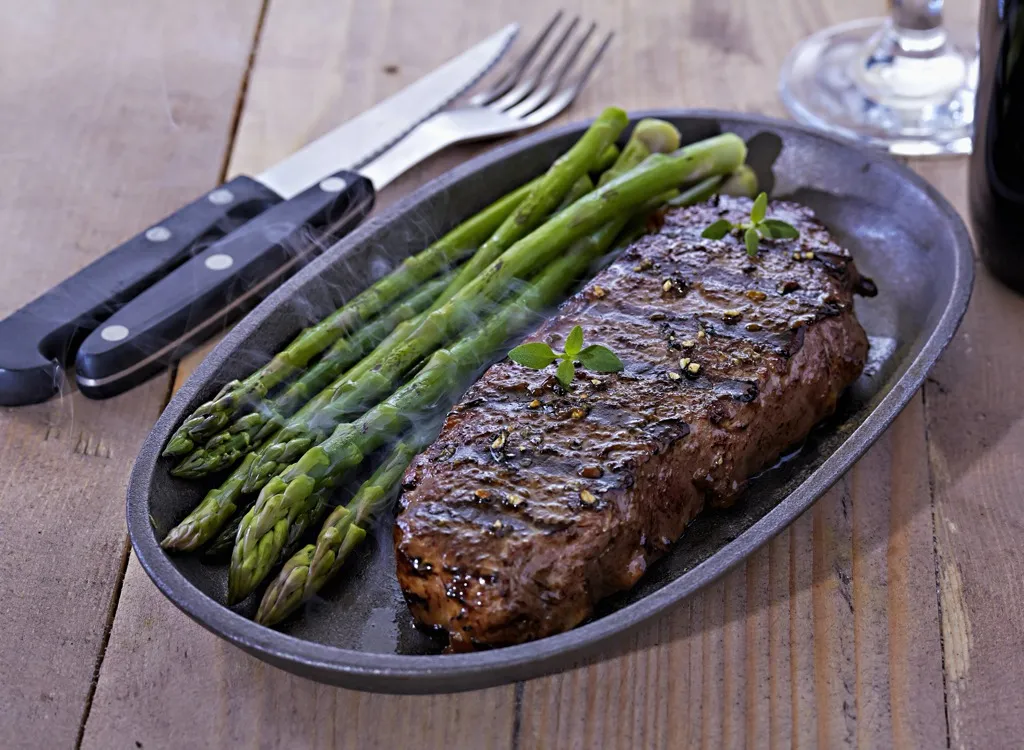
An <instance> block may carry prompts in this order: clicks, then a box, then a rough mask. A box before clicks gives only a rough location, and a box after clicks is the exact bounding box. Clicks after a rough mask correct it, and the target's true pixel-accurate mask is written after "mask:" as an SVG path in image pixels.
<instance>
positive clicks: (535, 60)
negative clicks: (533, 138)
mask: <svg viewBox="0 0 1024 750" xmlns="http://www.w3.org/2000/svg"><path fill="white" fill-rule="evenodd" d="M562 15H563V14H562V11H558V12H557V13H555V15H554V17H553V18H552V19H551V20H550V21H549V22H548V24H547V25H546V26H545V27H544V29H543V30H542V31H541V32H540V34H538V35H537V37H536V38H535V39H534V40H533V41H532V42H531V43H530V45H529V46H528V47H527V48H526V50H525V51H524V52H523V54H522V55H520V57H519V58H518V59H517V60H516V61H515V62H514V63H513V64H512V65H511V66H509V68H508V69H507V70H506V71H505V72H504V73H503V74H502V75H501V76H500V77H499V78H498V79H497V80H496V81H495V82H494V84H493V85H491V86H490V87H489V88H487V89H485V90H484V91H481V92H480V93H478V94H476V95H475V96H473V97H472V98H471V99H470V100H469V103H468V104H467V105H466V106H463V107H459V108H456V109H450V110H444V111H441V112H438V113H437V114H436V115H434V116H433V117H431V118H430V119H428V120H425V121H424V122H422V123H420V124H419V125H418V126H417V127H415V128H414V129H413V130H411V131H410V132H409V134H408V135H406V136H405V137H404V138H403V139H402V140H401V141H399V142H398V143H396V144H395V145H394V146H392V147H391V149H390V150H388V151H386V152H385V153H384V154H383V155H382V156H379V157H377V159H376V160H375V161H374V162H373V163H372V164H371V165H369V166H368V167H367V168H365V169H364V170H363V171H364V173H365V174H366V176H367V177H369V178H370V179H371V180H373V182H374V183H375V184H387V183H388V182H390V181H391V180H392V179H394V178H395V177H397V176H398V175H399V174H401V173H402V172H404V171H406V170H407V169H408V167H409V164H415V163H419V162H420V161H422V160H424V159H426V158H428V157H430V156H432V155H433V154H435V153H437V152H438V151H441V150H442V149H445V148H447V147H448V146H452V145H454V144H456V143H464V142H467V141H479V140H486V139H491V138H498V137H500V136H504V135H510V134H512V133H517V132H520V131H523V130H528V129H530V128H535V127H537V126H538V125H542V124H543V123H545V122H547V121H548V120H550V119H552V118H553V117H556V116H557V115H559V114H560V113H561V112H562V111H564V110H565V109H566V107H568V106H569V105H570V104H572V102H573V101H574V100H575V99H576V97H577V96H578V95H579V93H580V91H582V90H583V87H584V86H585V85H586V83H587V80H588V79H589V78H590V75H591V73H593V71H594V68H595V67H597V64H598V62H599V61H600V60H601V57H602V55H604V52H605V50H606V49H607V48H608V45H609V43H610V42H611V40H612V37H613V32H609V33H608V34H607V35H605V37H604V38H603V39H602V40H601V42H600V43H599V44H598V45H597V48H596V49H595V50H594V51H593V52H592V53H590V55H589V57H587V58H586V60H585V61H583V62H582V64H581V65H579V66H577V64H576V63H577V62H578V61H580V60H581V59H582V57H583V55H582V53H583V49H584V47H586V46H587V43H588V42H589V41H590V39H591V37H593V36H594V32H595V31H596V30H597V25H596V24H594V23H591V24H590V25H589V27H588V28H587V30H586V31H585V32H583V33H582V34H578V33H577V29H578V27H579V25H580V19H579V17H576V18H574V19H573V20H572V21H570V22H569V23H568V24H567V25H566V26H565V27H564V29H562V30H561V31H560V32H559V33H558V34H557V35H555V36H557V38H556V39H555V41H554V42H553V43H552V44H548V38H549V37H551V36H552V35H553V34H554V33H555V31H556V29H557V28H558V27H559V26H560V25H561V20H562ZM577 68H578V71H577Z"/></svg>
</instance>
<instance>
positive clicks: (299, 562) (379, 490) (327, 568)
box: [256, 442, 422, 625]
mask: <svg viewBox="0 0 1024 750" xmlns="http://www.w3.org/2000/svg"><path fill="white" fill-rule="evenodd" d="M420 450H422V446H421V445H418V444H417V445H412V444H410V443H406V442H400V443H398V445H396V446H395V448H394V449H393V450H392V451H391V454H390V455H389V456H388V457H387V459H385V461H384V463H382V464H381V465H380V467H379V468H378V469H377V470H376V471H375V472H374V473H373V476H371V477H370V478H369V479H368V480H367V481H366V482H365V483H364V484H363V485H362V486H361V487H360V488H359V490H358V491H357V492H356V494H355V496H354V497H353V498H352V501H351V502H350V503H349V504H348V505H347V506H338V507H337V508H335V509H334V510H333V511H331V514H330V515H329V516H328V517H327V520H326V521H324V525H323V527H322V528H321V530H320V533H319V534H318V535H317V538H316V544H307V545H306V546H305V547H303V548H302V549H300V550H299V551H298V552H296V553H295V554H294V555H292V556H291V557H290V558H289V559H288V561H287V562H285V564H284V568H283V569H282V570H281V572H280V574H279V575H278V576H277V578H275V579H274V581H273V582H272V583H271V584H270V586H269V587H268V588H267V591H266V593H265V594H264V595H263V600H262V601H261V602H260V607H259V611H258V612H257V613H256V622H258V623H260V624H262V625H274V624H276V623H278V622H280V621H281V620H283V619H284V618H285V617H287V616H288V615H290V614H291V613H292V612H294V611H295V610H296V609H297V608H298V606H299V605H300V604H301V603H302V602H303V601H305V600H307V599H309V598H310V597H312V596H313V595H314V594H316V593H317V592H318V591H320V589H321V588H323V586H324V584H326V583H327V582H328V581H329V580H330V579H331V578H333V577H334V576H335V575H336V574H337V573H338V571H339V570H341V568H342V566H343V565H344V564H345V560H346V559H347V558H348V556H349V554H350V553H351V552H352V550H354V549H355V548H356V547H358V546H359V545H360V544H361V543H362V541H363V540H364V539H365V538H366V534H367V532H368V530H369V526H370V524H371V523H372V522H373V519H374V518H375V517H376V516H377V515H378V514H379V513H380V511H381V510H383V508H384V507H386V505H387V503H388V502H389V501H390V500H391V499H392V498H393V497H394V495H395V494H396V493H397V490H398V487H399V483H400V482H401V481H402V475H403V474H404V473H405V470H406V469H407V468H408V466H409V464H410V463H411V462H412V459H413V457H414V456H415V455H416V454H417V453H418V452H419V451H420Z"/></svg>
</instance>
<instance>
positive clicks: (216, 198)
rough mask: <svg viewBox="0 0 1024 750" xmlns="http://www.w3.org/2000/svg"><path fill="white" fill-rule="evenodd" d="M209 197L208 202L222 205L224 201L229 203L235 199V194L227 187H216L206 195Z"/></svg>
mask: <svg viewBox="0 0 1024 750" xmlns="http://www.w3.org/2000/svg"><path fill="white" fill-rule="evenodd" d="M207 197H208V198H209V199H210V203H213V204H214V205H216V206H223V205H224V204H225V203H230V202H231V201H233V200H234V199H235V194H234V193H232V192H231V191H230V190H228V189H227V188H218V189H217V190H214V191H213V192H212V193H210V194H209V195H208V196H207Z"/></svg>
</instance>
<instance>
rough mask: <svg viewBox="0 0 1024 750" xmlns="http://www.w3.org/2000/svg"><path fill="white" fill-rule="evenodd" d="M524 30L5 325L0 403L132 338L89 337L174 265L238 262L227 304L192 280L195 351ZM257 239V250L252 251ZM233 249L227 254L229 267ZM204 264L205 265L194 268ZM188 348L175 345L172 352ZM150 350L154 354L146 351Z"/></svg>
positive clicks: (322, 236) (39, 388) (341, 223)
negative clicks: (391, 151) (84, 351)
mask: <svg viewBox="0 0 1024 750" xmlns="http://www.w3.org/2000/svg"><path fill="white" fill-rule="evenodd" d="M517 32H518V26H517V25H516V24H510V25H508V26H506V27H505V28H503V29H501V30H500V31H498V32H497V33H495V34H493V35H491V36H490V37H488V38H487V39H485V40H484V41H482V42H480V43H479V44H477V45H475V46H474V47H472V48H470V49H469V50H467V51H466V52H463V53H462V54H460V55H458V56H456V57H454V58H452V59H451V60H449V61H448V62H447V63H445V64H444V65H442V66H441V67H439V68H437V69H436V70H434V71H433V72H431V73H428V74H427V75H426V76H424V77H423V78H421V79H420V80H418V81H416V82H415V83H413V84H411V85H409V86H407V87H406V88H405V89H403V90H402V91H400V92H398V93H397V94H394V95H393V96H391V97H389V98H388V99H385V100H384V101H382V102H381V103H380V104H378V105H376V106H375V107H373V108H371V109H370V110H367V111H366V112H363V113H362V114H360V115H358V116H356V117H354V118H352V119H351V120H349V121H348V122H346V123H345V124H343V125H341V126H339V127H338V128H335V129H334V130H332V131H330V132H328V133H327V134H325V135H323V136H321V137H320V138H318V139H317V140H315V141H313V142H312V143H310V144H308V145H306V146H304V147H303V148H301V149H300V150H299V151H297V152H295V153H294V154H292V155H291V156H289V157H287V158H286V159H284V160H283V161H281V162H279V163H278V164H276V165H274V166H272V167H271V168H270V169H268V170H266V171H265V172H263V173H261V174H259V175H256V176H255V177H247V176H239V177H235V178H234V179H232V180H230V181H229V182H227V183H225V184H223V185H220V186H219V187H217V188H215V189H214V190H211V191H210V192H208V193H206V194H205V195H203V196H201V197H200V198H198V199H196V200H195V201H193V202H192V203H189V204H188V205H186V206H185V207H183V208H181V209H179V210H178V211H176V212H175V213H174V214H171V215H170V216H168V217H166V218H164V219H163V220H162V221H159V222H157V223H156V224H153V225H151V226H150V227H149V228H147V229H146V230H145V231H143V232H141V233H139V234H138V235H136V236H135V237H133V238H132V239H130V240H128V241H127V242H125V243H123V244H121V245H119V246H118V247H117V248H115V249H114V250H112V251H111V252H109V253H107V254H106V255H104V256H103V257H101V258H99V259H98V260H96V261H95V262H93V263H92V264H90V265H89V266H86V267H85V268H84V269H82V270H81V271H79V272H78V273H76V274H75V275H74V276H71V277H70V278H68V279H66V280H65V281H63V282H61V283H60V284H59V285H58V286H56V287H54V288H53V289H51V290H50V291H48V292H46V293H45V294H43V295H42V296H41V297H39V298H37V299H36V300H34V301H32V302H30V303H28V304H27V305H25V306H24V307H22V308H21V309H19V310H17V311H16V312H14V313H13V314H11V315H10V316H9V317H7V318H6V319H4V320H2V321H0V405H3V406H15V405H21V404H29V403H36V402H39V401H44V400H46V399H47V398H49V397H50V396H52V395H54V394H55V393H58V392H59V391H60V389H61V385H62V382H63V380H64V368H65V367H66V366H68V365H69V364H70V362H71V361H73V360H74V358H75V349H76V347H77V346H78V344H79V343H82V344H83V346H84V344H85V343H88V342H95V341H97V340H98V341H99V342H102V343H103V344H113V343H117V342H119V341H122V340H124V338H125V337H122V338H121V339H118V338H117V335H118V334H119V332H120V331H121V328H120V327H114V328H112V329H110V326H111V325H113V326H121V325H122V324H120V323H117V322H116V321H115V322H114V323H112V324H109V325H104V327H103V330H102V331H99V332H97V333H96V334H95V335H90V333H91V332H94V331H95V330H96V329H97V328H98V327H99V326H100V324H101V323H104V322H107V321H109V320H110V318H111V317H112V316H114V315H116V314H117V313H118V311H119V310H121V309H122V308H123V307H124V306H125V305H127V304H128V303H129V302H130V301H131V302H133V301H134V300H136V299H138V298H139V297H141V296H143V295H145V294H146V292H148V291H149V290H151V289H153V287H154V285H155V284H159V283H160V281H161V280H162V279H164V278H166V277H167V275H168V274H169V273H172V272H173V271H175V269H177V270H179V271H182V276H180V277H178V278H179V279H181V278H189V277H191V278H194V279H197V280H204V279H206V278H207V277H209V276H210V272H211V271H212V272H222V271H226V270H227V269H228V268H231V273H230V274H228V275H229V276H231V278H232V280H233V284H232V289H231V290H230V293H229V294H227V295H226V296H225V297H224V298H223V299H222V304H220V305H218V303H217V300H216V299H215V298H209V295H210V293H213V294H214V297H215V296H216V294H217V293H218V292H217V291H216V290H210V289H205V290H204V289H200V288H199V287H198V286H196V287H193V290H192V291H193V296H194V297H195V298H196V307H195V309H189V310H187V311H186V314H187V317H188V318H189V319H190V320H192V321H198V322H206V323H208V324H207V325H205V326H191V325H190V326H189V328H190V329H191V328H193V327H196V328H197V330H196V331H195V333H194V335H193V336H191V338H190V339H189V342H184V343H186V344H190V346H191V347H194V346H196V345H198V343H200V342H201V341H203V340H205V338H208V337H209V336H210V335H212V334H213V333H214V332H215V326H213V325H210V324H209V321H206V317H208V315H209V314H211V313H212V312H213V311H215V310H216V308H217V307H226V308H227V315H226V316H222V317H224V319H227V317H230V316H231V315H237V314H240V313H241V312H244V311H245V310H246V309H248V307H251V306H252V304H255V302H257V301H259V299H260V298H261V297H262V296H264V295H265V294H266V293H267V292H269V291H270V290H271V289H273V288H274V286H275V285H276V283H279V282H280V281H281V280H283V278H285V276H286V275H287V274H288V273H290V272H292V271H294V270H296V268H297V267H298V266H299V265H300V264H301V263H300V261H301V260H302V259H303V258H307V257H308V255H309V250H310V249H311V248H312V249H316V248H317V247H318V246H319V247H320V248H322V247H324V246H326V245H329V244H330V243H331V242H333V241H334V240H335V239H337V238H339V237H340V236H342V235H343V234H344V233H346V232H348V231H350V230H351V229H352V228H353V227H354V226H356V225H357V224H358V223H359V221H361V220H362V218H364V217H365V216H366V214H367V213H369V211H370V210H371V209H372V207H373V186H372V184H371V183H370V182H369V181H368V180H366V179H365V178H363V177H361V176H360V175H358V174H356V173H354V172H351V171H349V170H351V169H354V168H358V167H359V166H361V165H363V164H365V163H366V162H368V161H369V160H370V159H372V158H373V157H374V156H375V155H377V154H379V153H381V152H382V151H384V150H386V149H387V148H388V147H390V146H391V145H393V144H394V143H396V142H397V141H399V140H400V139H401V138H402V136H403V135H405V134H406V133H408V132H409V131H410V130H411V129H413V128H414V127H415V126H416V125H417V124H419V123H420V122H422V121H423V120H425V119H427V118H428V117H430V116H431V115H432V114H434V113H435V112H437V111H438V110H440V109H441V108H443V107H444V106H445V105H446V104H448V103H449V102H450V101H451V100H452V99H454V98H455V97H456V96H458V95H459V94H461V93H462V92H463V91H465V90H466V89H467V88H469V87H470V86H472V85H473V84H474V83H475V82H476V81H477V80H478V79H479V78H480V77H481V76H482V75H483V74H484V73H486V72H487V71H488V70H489V69H490V67H491V66H492V65H493V64H494V63H495V62H496V61H497V60H498V59H500V58H501V56H502V55H503V54H504V52H505V51H506V50H507V49H508V46H509V44H511V42H512V40H513V39H514V38H515V35H516V34H517ZM257 220H258V221H257ZM236 233H237V235H236ZM233 235H236V236H233ZM222 242H226V243H227V244H225V245H221V243H222ZM257 245H262V246H263V247H262V248H261V250H255V249H254V247H255V246H257ZM214 248H217V249H216V250H215V249H214ZM225 249H230V251H231V254H226V253H225V252H224V250H225ZM225 255H227V257H228V258H230V259H231V262H230V263H228V265H224V263H225V260H224V257H223V256H225ZM211 258H212V260H211ZM189 263H191V264H192V265H191V266H190V267H189V268H185V267H184V266H187V265H188V264H189ZM198 269H205V270H206V273H205V274H203V273H199V274H198V275H197V270H198ZM224 275H225V274H221V276H224ZM204 297H206V298H207V299H206V300H205V304H203V298H204ZM159 298H160V295H159V294H158V295H157V296H156V297H155V298H154V297H150V299H149V300H148V301H147V300H145V299H143V300H141V301H140V303H139V305H138V306H137V308H136V309H137V310H139V311H141V312H143V313H144V315H143V317H146V318H148V317H149V316H148V315H146V314H145V311H147V310H150V311H151V309H152V306H151V305H150V304H149V302H150V301H152V300H153V299H159ZM221 323H223V320H222V321H221ZM108 329H110V330H108ZM185 350H186V349H181V348H179V349H178V350H177V352H176V354H175V356H176V357H177V356H180V355H181V354H183V353H184V351H185ZM79 353H81V352H79ZM153 353H154V351H153V350H149V351H147V353H146V356H149V355H151V354H153ZM101 359H102V358H101ZM136 359H137V358H136ZM167 359H168V358H167V357H166V356H163V361H166V360H167ZM150 365H151V366H150V367H148V368H146V367H140V368H138V369H136V370H133V372H134V373H136V379H135V381H134V382H141V380H140V379H139V377H138V376H139V375H141V373H142V371H143V370H146V371H147V372H148V375H146V377H148V376H150V375H152V374H153V373H154V372H155V371H158V370H159V367H157V368H155V369H154V367H152V363H150ZM78 366H79V367H83V370H82V372H81V374H80V376H79V377H78V381H79V387H80V388H81V390H82V391H83V392H84V393H85V394H86V395H89V396H94V397H102V396H106V395H114V393H119V392H121V391H122V390H124V389H125V388H127V387H130V385H131V384H130V383H127V382H126V383H125V384H124V385H123V387H115V388H113V389H111V388H110V387H108V386H109V385H111V383H105V382H104V377H106V376H105V375H104V374H103V373H104V372H108V374H109V370H110V367H109V366H108V363H105V362H102V361H99V360H96V361H94V360H93V358H91V357H90V356H88V355H87V356H86V357H84V358H79V359H78ZM141 379H145V378H144V377H143V378H141Z"/></svg>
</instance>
